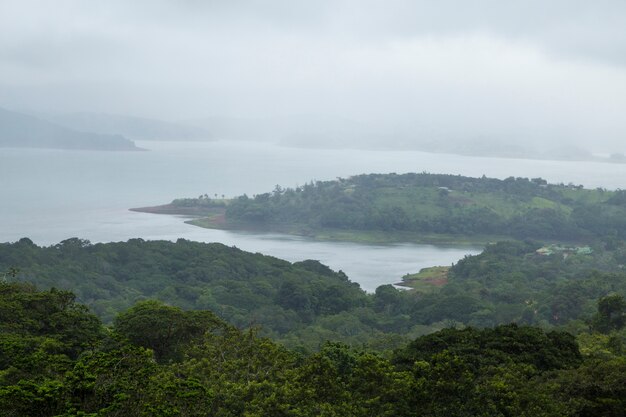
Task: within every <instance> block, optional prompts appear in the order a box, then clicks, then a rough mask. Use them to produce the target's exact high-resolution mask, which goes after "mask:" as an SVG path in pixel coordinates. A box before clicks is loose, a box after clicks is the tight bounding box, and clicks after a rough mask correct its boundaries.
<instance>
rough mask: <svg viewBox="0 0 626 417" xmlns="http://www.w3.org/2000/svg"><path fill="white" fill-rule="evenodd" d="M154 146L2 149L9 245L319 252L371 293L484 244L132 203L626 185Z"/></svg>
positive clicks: (418, 155)
mask: <svg viewBox="0 0 626 417" xmlns="http://www.w3.org/2000/svg"><path fill="white" fill-rule="evenodd" d="M138 144H139V146H142V147H145V148H149V149H151V151H149V152H90V151H57V150H32V149H31V150H28V149H2V148H0V192H1V196H2V197H1V198H2V200H1V201H0V241H2V242H7V241H9V242H10V241H15V240H17V239H19V238H21V237H24V236H27V237H29V238H31V239H32V240H33V241H35V242H36V243H38V244H43V245H49V244H54V243H57V242H59V241H61V240H63V239H66V238H69V237H80V238H85V239H89V240H91V241H92V242H108V241H120V240H126V239H129V238H133V237H141V238H144V239H169V240H175V239H177V238H180V237H182V238H185V239H190V240H197V241H204V242H222V243H224V244H227V245H230V246H237V247H239V248H241V249H244V250H248V251H252V252H260V253H264V254H269V255H273V256H276V257H280V258H283V259H287V260H290V261H296V260H303V259H318V260H320V261H321V262H323V263H325V264H327V265H329V266H330V267H332V268H333V269H341V270H343V271H344V272H346V273H347V274H348V276H349V277H350V278H351V279H352V280H354V281H357V282H359V283H360V284H361V286H362V287H363V288H364V289H367V290H373V289H374V288H375V287H376V286H378V285H380V284H384V283H394V282H397V281H398V280H399V278H400V277H401V276H402V275H403V274H405V273H407V272H415V271H417V270H419V269H420V268H423V267H426V266H431V265H437V264H443V265H448V264H450V263H452V262H456V261H457V260H458V259H460V258H462V257H463V256H464V255H466V254H469V253H476V252H477V251H478V248H446V247H435V246H429V245H413V244H401V245H386V246H371V245H357V244H351V243H332V242H312V241H308V240H306V239H301V238H295V237H288V236H282V235H267V234H265V235H259V234H250V233H233V232H225V231H218V230H208V229H201V228H197V227H194V226H189V225H186V224H184V223H183V221H182V219H180V218H177V217H174V216H162V215H151V214H144V213H134V212H129V211H128V208H130V207H139V206H149V205H156V204H162V203H166V202H169V201H170V200H172V199H173V198H176V197H193V196H197V195H199V194H204V193H207V194H209V195H210V196H213V195H214V194H218V195H220V196H221V195H222V194H224V195H226V196H227V197H232V196H235V195H239V194H243V193H247V194H249V195H252V194H256V193H261V192H267V191H271V190H272V189H273V188H274V186H275V185H276V184H280V185H281V186H284V187H287V186H295V185H302V184H304V183H305V182H308V181H310V180H327V179H334V178H336V177H347V176H350V175H355V174H361V173H373V172H377V173H388V172H396V173H404V172H422V171H426V172H433V173H450V174H462V175H469V176H481V175H487V176H491V177H498V178H505V177H508V176H516V177H517V176H522V177H539V176H540V177H543V178H546V179H547V180H549V181H550V182H564V183H569V182H573V183H575V184H583V185H585V186H587V187H594V188H595V187H605V188H610V189H613V188H626V175H625V174H626V165H618V164H601V163H592V162H584V163H581V162H575V163H571V162H554V161H530V160H516V159H493V158H470V157H463V156H454V155H438V154H428V153H423V152H380V151H376V152H374V151H353V150H310V149H307V150H304V149H294V148H283V147H277V146H273V145H268V144H258V143H242V142H213V143H174V142H160V143H159V142H139V143H138Z"/></svg>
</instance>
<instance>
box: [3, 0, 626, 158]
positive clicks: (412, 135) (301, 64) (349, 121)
mask: <svg viewBox="0 0 626 417" xmlns="http://www.w3.org/2000/svg"><path fill="white" fill-rule="evenodd" d="M625 65H626V4H625V3H624V2H621V1H597V2H593V3H591V2H582V1H564V0H557V1H551V2H549V4H546V3H545V2H539V1H525V2H521V1H518V2H506V3H505V2H497V1H478V2H471V3H470V2H463V1H458V0H455V1H453V0H447V1H440V2H436V3H435V2H425V1H401V0H399V1H386V2H381V1H350V0H343V1H319V2H311V3H305V2H289V1H273V2H260V1H229V2H226V1H210V2H201V1H192V0H187V1H134V2H124V1H118V0H112V1H94V2H89V3H85V2H80V1H73V0H61V1H56V2H49V1H34V0H25V1H19V2H18V1H5V2H2V3H1V4H0V107H4V108H9V109H12V110H19V111H26V112H32V113H38V114H41V113H45V114H60V113H73V112H92V113H106V114H121V115H131V116H139V117H147V118H155V119H160V120H165V121H170V122H180V123H187V124H191V125H196V126H200V125H201V126H200V127H202V128H206V129H207V130H209V131H212V132H213V134H214V136H216V137H217V138H220V136H228V132H231V133H232V130H233V128H232V126H233V125H237V126H239V127H240V128H241V126H240V125H246V124H247V125H248V126H249V129H247V130H246V129H243V132H242V133H240V136H243V137H245V138H246V139H254V138H253V137H252V136H254V132H257V134H258V136H259V137H260V138H261V137H264V138H269V139H272V140H275V141H277V142H282V143H285V144H292V145H294V144H295V145H297V146H305V147H306V146H320V143H321V145H322V146H323V145H324V143H329V144H331V143H332V144H334V145H335V146H346V147H350V146H353V147H368V148H391V149H394V148H399V149H404V148H407V147H408V148H411V147H414V146H415V144H431V145H432V144H438V143H455V144H456V143H469V144H474V143H483V144H487V145H486V146H490V144H493V143H499V144H504V145H510V144H513V145H516V146H517V145H520V144H524V145H528V146H541V147H543V148H551V147H557V146H563V145H576V146H582V147H584V148H586V149H589V150H591V151H596V152H623V151H625V149H624V147H625V146H624V140H623V139H624V137H625V136H626V119H625V118H624V117H623V114H624V111H625V110H626V71H625V69H626V66H625ZM225 120H227V121H230V122H228V123H226V124H228V125H229V126H227V127H228V129H226V130H225V132H227V133H223V132H222V131H220V127H219V126H220V124H221V125H224V123H225V122H224V121H225ZM212 128H213V129H212ZM229 129H230V130H229ZM233 136H236V135H233ZM320 138H321V139H322V140H320ZM338 144H339V145H338ZM433 146H434V145H433ZM434 148H436V146H434V147H433V149H434ZM435 150H436V149H435Z"/></svg>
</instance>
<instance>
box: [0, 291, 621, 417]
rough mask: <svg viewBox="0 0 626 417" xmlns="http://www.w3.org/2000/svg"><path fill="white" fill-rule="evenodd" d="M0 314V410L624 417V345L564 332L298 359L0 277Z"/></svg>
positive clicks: (173, 315) (493, 333)
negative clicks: (590, 344)
mask: <svg viewBox="0 0 626 417" xmlns="http://www.w3.org/2000/svg"><path fill="white" fill-rule="evenodd" d="M0 311H2V313H3V314H1V315H0V329H1V332H0V350H1V353H2V354H1V355H0V416H32V417H48V416H50V417H52V416H64V417H70V416H72V417H78V416H83V417H85V416H92V417H94V416H98V417H100V416H102V417H104V416H220V417H221V416H229V417H230V416H244V415H245V416H259V417H260V416H286V417H287V416H294V417H296V416H297V417H304V416H320V415H321V416H342V417H343V416H346V417H350V416H354V417H361V416H394V417H403V416H406V417H413V416H415V417H418V416H466V415H472V416H508V415H510V416H513V415H514V416H598V415H604V416H620V415H623V411H624V409H625V407H626V400H625V399H626V388H625V387H626V357H625V356H624V354H623V352H622V353H620V352H619V351H618V349H615V348H613V349H612V350H605V351H603V353H602V354H601V356H598V354H597V353H594V352H591V353H590V354H587V355H582V354H581V353H580V350H579V346H578V344H577V343H576V341H575V339H574V338H573V337H572V336H571V335H569V334H567V333H562V332H549V333H545V332H544V331H542V330H540V329H538V328H534V327H525V326H517V325H507V326H499V327H495V328H493V329H484V330H477V329H472V328H467V329H464V330H456V329H446V330H443V331H440V332H438V333H434V334H431V335H429V336H425V337H420V338H417V339H415V340H414V341H412V342H411V343H409V344H407V345H405V346H403V347H402V348H400V349H398V350H396V351H395V352H392V353H390V354H389V355H388V356H381V355H380V354H377V353H374V352H371V351H367V350H362V349H353V348H350V347H348V346H346V345H343V344H339V343H327V344H325V345H324V346H322V348H321V349H320V350H319V352H317V353H313V354H309V355H302V354H299V353H296V352H294V351H290V350H287V349H285V348H283V347H281V346H280V345H278V344H276V343H274V342H272V341H270V340H268V339H265V338H261V337H259V336H258V335H257V334H256V333H255V331H254V330H249V331H241V330H238V329H236V328H235V327H233V326H231V325H229V324H227V323H226V322H224V321H222V320H220V319H219V318H217V317H216V316H215V315H213V314H212V313H211V312H209V311H194V312H190V311H184V310H181V309H179V308H176V307H171V306H167V305H165V304H162V303H160V302H157V301H144V302H141V303H139V304H137V305H135V306H133V307H132V308H131V309H129V310H127V311H125V312H122V313H121V314H119V315H118V316H117V317H116V319H115V321H114V324H113V326H111V327H103V326H102V325H101V324H100V323H99V321H98V319H97V318H96V317H95V316H94V315H93V314H91V313H90V312H89V311H88V310H87V309H86V308H85V307H84V306H82V305H80V304H77V303H76V302H75V300H74V297H73V295H72V294H71V293H69V292H64V291H57V290H49V291H43V292H42V291H37V290H35V288H34V287H33V286H31V285H28V284H20V283H0ZM7 312H11V314H7ZM601 336H602V335H599V334H595V333H591V334H589V337H601ZM614 336H615V337H616V338H618V339H619V340H620V341H622V340H623V334H614Z"/></svg>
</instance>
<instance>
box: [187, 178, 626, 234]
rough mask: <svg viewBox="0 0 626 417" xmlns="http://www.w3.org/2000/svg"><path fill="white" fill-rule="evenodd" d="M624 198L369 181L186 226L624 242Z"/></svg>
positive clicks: (237, 202)
mask: <svg viewBox="0 0 626 417" xmlns="http://www.w3.org/2000/svg"><path fill="white" fill-rule="evenodd" d="M625 196H626V191H606V190H603V189H596V190H589V189H584V188H582V186H574V185H563V184H559V185H556V184H547V182H546V181H545V180H542V179H541V178H534V179H527V178H513V177H511V178H507V179H505V180H499V179H493V178H486V177H482V178H470V177H463V176H458V175H457V176H455V175H438V174H426V173H422V174H403V175H397V174H370V175H358V176H354V177H350V178H348V179H338V180H336V181H318V182H315V183H309V184H305V185H304V186H301V187H296V188H293V189H292V188H287V189H284V188H281V187H280V186H276V188H275V189H274V191H273V192H271V193H265V194H259V195H256V196H254V197H253V198H250V197H248V196H246V195H243V196H241V197H238V198H235V199H233V200H231V201H229V204H227V205H226V206H225V219H220V221H215V220H216V219H215V218H212V219H208V220H195V221H192V222H191V223H192V224H196V225H200V226H205V227H218V228H243V229H266V230H276V231H281V232H286V233H298V234H304V235H312V236H320V235H321V236H324V235H330V236H331V237H332V236H335V237H337V236H341V234H342V233H343V235H344V237H348V238H350V235H349V234H350V233H353V234H354V233H356V234H357V237H358V236H360V235H359V234H358V232H361V233H362V232H369V233H372V232H374V233H375V232H383V233H384V234H385V235H387V236H389V235H391V236H393V237H394V238H395V239H398V240H423V238H424V237H428V236H430V238H433V236H445V237H447V238H448V239H451V240H455V237H456V239H458V238H459V237H471V238H472V239H474V240H479V241H480V240H485V239H489V238H490V237H493V236H500V237H509V238H516V239H526V238H533V239H550V240H557V241H579V240H590V239H624V238H626V197H625ZM192 203H194V204H195V205H196V206H198V207H199V206H201V205H203V204H206V202H205V201H202V199H196V200H195V201H194V199H189V200H186V204H187V206H189V205H192ZM222 220H223V221H222ZM346 233H347V234H346ZM420 237H422V239H420Z"/></svg>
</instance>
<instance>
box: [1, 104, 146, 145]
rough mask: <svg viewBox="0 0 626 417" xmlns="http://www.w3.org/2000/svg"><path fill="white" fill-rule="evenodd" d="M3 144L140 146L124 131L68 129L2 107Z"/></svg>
mask: <svg viewBox="0 0 626 417" xmlns="http://www.w3.org/2000/svg"><path fill="white" fill-rule="evenodd" d="M0 147H12V148H49V149H89V150H106V151H122V150H124V151H127V150H140V149H139V148H137V147H136V146H135V144H134V143H133V142H132V141H130V140H128V139H126V138H125V137H123V136H121V135H108V134H99V133H89V132H82V131H78V130H73V129H68V128H66V127H63V126H60V125H58V124H55V123H51V122H49V121H46V120H42V119H39V118H37V117H34V116H30V115H26V114H22V113H16V112H13V111H8V110H4V109H1V108H0Z"/></svg>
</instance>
